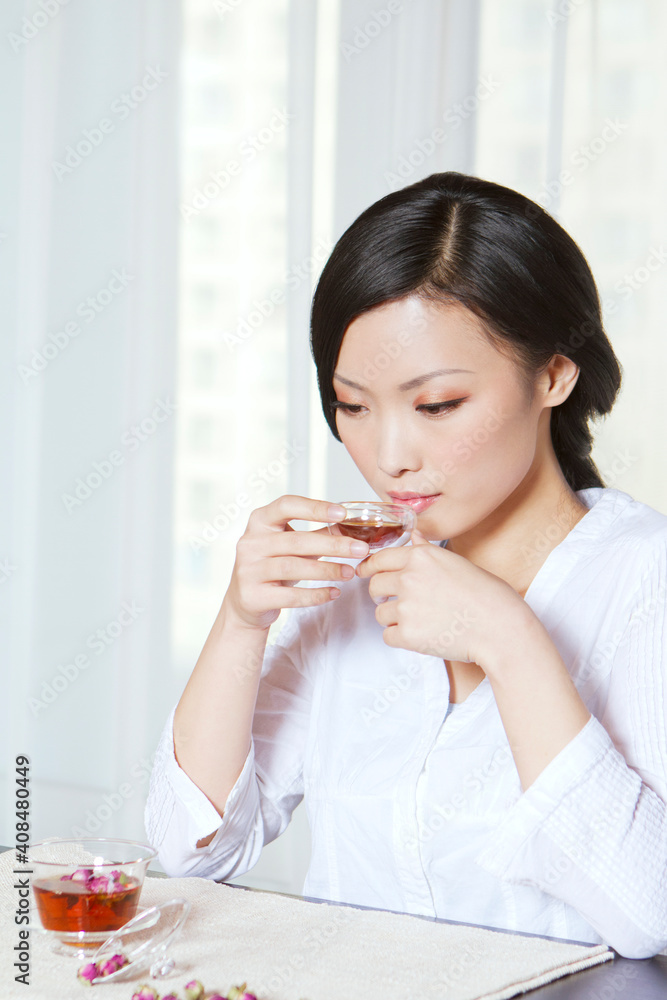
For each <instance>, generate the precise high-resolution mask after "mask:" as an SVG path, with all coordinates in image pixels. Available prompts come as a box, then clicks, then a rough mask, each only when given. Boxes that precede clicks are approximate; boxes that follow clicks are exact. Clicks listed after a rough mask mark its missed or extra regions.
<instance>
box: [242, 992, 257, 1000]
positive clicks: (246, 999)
mask: <svg viewBox="0 0 667 1000" xmlns="http://www.w3.org/2000/svg"><path fill="white" fill-rule="evenodd" d="M241 1000H257V997H256V996H255V994H254V993H244V994H243V996H242V997H241Z"/></svg>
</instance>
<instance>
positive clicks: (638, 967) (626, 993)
mask: <svg viewBox="0 0 667 1000" xmlns="http://www.w3.org/2000/svg"><path fill="white" fill-rule="evenodd" d="M4 850H8V848H6V847H2V846H1V845H0V851H4ZM148 874H149V875H152V876H155V877H159V878H167V876H166V875H164V873H163V872H158V871H152V870H150V869H149V871H148ZM221 884H222V885H226V886H229V887H230V888H233V889H238V890H242V891H244V892H264V893H270V894H273V895H279V896H287V897H288V898H291V899H303V900H306V901H307V902H309V903H330V904H331V905H334V906H347V905H350V904H346V903H335V902H332V901H331V900H326V899H319V898H316V897H312V896H298V895H294V894H291V893H285V892H276V890H273V889H257V888H254V887H251V886H245V885H238V884H237V883H234V882H226V881H223V882H222V883H221ZM355 908H356V909H362V910H369V909H372V907H368V906H356V907H355ZM394 912H395V911H394ZM417 919H420V920H433V921H435V922H436V923H445V924H456V923H460V922H459V921H455V920H446V919H444V918H442V917H417ZM477 926H483V925H477ZM486 929H488V928H486ZM492 929H495V930H497V929H498V928H492ZM505 933H509V934H520V933H521V932H519V931H505ZM552 940H553V939H552ZM576 943H579V942H576ZM525 995H526V996H530V1000H666V998H667V956H665V955H657V956H656V957H655V958H648V959H643V960H641V961H638V960H631V959H626V958H621V957H620V956H618V955H616V956H615V958H614V961H613V962H605V963H604V964H602V965H598V966H594V967H593V968H591V969H586V970H584V971H583V972H577V973H574V974H572V975H570V976H566V977H565V978H563V979H559V980H556V981H555V982H553V983H549V984H548V985H547V986H541V987H539V988H538V989H535V990H531V991H530V993H529V994H525Z"/></svg>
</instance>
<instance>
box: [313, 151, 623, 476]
mask: <svg viewBox="0 0 667 1000" xmlns="http://www.w3.org/2000/svg"><path fill="white" fill-rule="evenodd" d="M408 295H418V296H420V297H422V298H424V299H427V300H434V299H435V300H438V301H444V302H460V303H462V304H463V305H464V306H466V308H468V309H469V310H470V311H471V312H473V313H475V314H476V315H477V316H478V317H479V318H480V319H481V320H482V322H483V324H484V332H485V334H486V335H487V337H488V338H489V340H490V341H491V342H492V343H493V345H494V346H495V347H496V348H497V349H499V350H501V351H503V352H504V353H505V354H507V353H508V352H509V355H510V356H511V357H513V359H514V360H515V362H516V363H517V365H518V367H519V371H520V374H521V376H522V382H523V385H524V386H525V387H526V388H527V389H528V390H529V391H532V386H533V385H534V380H535V377H536V376H537V374H538V373H539V372H541V371H543V370H544V369H545V368H546V366H547V365H548V363H549V361H550V360H551V358H552V357H553V355H554V354H562V355H565V356H566V357H568V358H571V360H572V361H574V363H575V364H576V365H577V366H578V367H579V377H578V379H577V382H576V384H575V386H574V388H573V389H572V391H571V393H570V395H569V396H568V398H567V399H566V400H565V401H564V402H563V403H561V404H560V405H559V406H556V407H553V408H552V411H551V439H552V442H553V447H554V451H555V453H556V456H557V458H558V461H559V463H560V466H561V469H562V470H563V474H564V476H565V478H566V480H567V482H568V483H569V485H570V488H571V489H572V490H574V491H576V490H581V489H586V488H588V487H591V486H604V485H605V484H604V482H603V480H602V478H601V476H600V473H599V471H598V469H597V467H596V465H595V463H594V462H593V460H592V458H591V454H590V453H591V447H592V444H593V438H592V434H591V430H590V428H589V425H588V422H589V419H591V418H592V419H596V418H597V417H602V416H603V415H605V414H607V413H608V412H609V411H610V410H611V408H612V406H613V404H614V401H615V399H616V395H617V393H618V390H619V388H620V384H621V375H622V368H621V366H620V364H619V362H618V360H617V358H616V356H615V354H614V351H613V349H612V346H611V344H610V343H609V340H608V339H607V336H606V334H605V332H604V329H603V326H602V316H601V312H600V300H599V297H598V293H597V288H596V286H595V281H594V280H593V276H592V274H591V271H590V268H589V267H588V264H587V263H586V259H585V257H584V255H583V253H582V252H581V250H580V249H579V247H578V246H577V244H576V243H575V242H574V240H573V239H572V238H571V237H570V236H569V235H568V234H567V233H566V232H565V230H564V229H563V228H562V227H561V226H560V225H559V224H558V223H557V222H556V221H555V220H554V219H553V218H552V217H551V216H550V215H549V214H548V213H547V212H545V211H544V209H543V208H541V207H540V206H539V205H537V204H536V203H535V202H532V201H530V200H529V199H528V198H526V197H524V195H522V194H519V193H518V192H517V191H513V190H511V189H510V188H506V187H502V186H501V185H499V184H494V183H492V182H491V181H485V180H481V179H480V178H477V177H470V176H468V175H466V174H461V173H457V172H454V171H448V172H447V173H439V174H431V176H430V177H426V178H425V179H424V180H422V181H418V182H417V183H416V184H410V185H409V186H408V187H405V188H402V189H401V190H400V191H394V192H392V193H391V194H388V195H386V196H385V197H384V198H381V199H380V200H379V201H377V202H375V204H374V205H371V206H370V208H368V209H366V211H365V212H362V214H361V215H360V216H359V217H358V218H357V219H356V220H355V221H354V222H353V223H352V225H351V226H350V227H349V228H348V229H347V230H346V231H345V232H344V233H343V235H342V236H341V238H340V239H339V240H338V242H337V243H336V246H335V247H334V249H333V251H332V253H331V256H330V257H329V259H328V261H327V263H326V265H325V267H324V270H323V271H322V274H321V276H320V279H319V281H318V284H317V288H316V289H315V295H314V297H313V304H312V310H311V349H312V353H313V358H314V360H315V365H316V367H317V377H318V384H319V389H320V396H321V399H322V407H323V409H324V415H325V417H326V420H327V423H328V424H329V427H330V428H331V431H332V433H333V435H334V437H336V438H337V439H338V440H339V441H340V436H339V434H338V430H337V427H336V414H335V411H334V408H333V407H332V405H331V404H332V402H333V401H334V400H335V398H336V395H335V392H334V388H333V373H334V369H335V366H336V362H337V360H338V354H339V351H340V346H341V343H342V340H343V336H344V334H345V331H346V330H347V328H348V326H349V325H350V323H351V322H352V321H353V320H354V319H356V317H357V316H360V315H361V314H362V313H365V312H367V311H368V310H369V309H372V308H373V307H374V306H378V305H381V304H382V303H385V302H390V301H392V300H397V299H401V298H404V297H406V296H408Z"/></svg>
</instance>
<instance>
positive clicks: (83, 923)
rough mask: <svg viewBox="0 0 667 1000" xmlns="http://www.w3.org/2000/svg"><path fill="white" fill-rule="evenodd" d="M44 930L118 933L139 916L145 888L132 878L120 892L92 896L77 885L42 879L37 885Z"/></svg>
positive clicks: (35, 889) (91, 893)
mask: <svg viewBox="0 0 667 1000" xmlns="http://www.w3.org/2000/svg"><path fill="white" fill-rule="evenodd" d="M32 888H33V891H34V893H35V901H36V903H37V909H38V910H39V916H40V919H41V921H42V926H43V927H44V928H46V930H48V931H66V932H68V933H71V932H76V931H88V932H90V933H94V932H97V931H115V930H118V928H119V927H122V926H123V924H126V923H127V922H128V920H131V919H132V917H133V916H134V915H135V913H136V912H137V905H138V903H139V893H140V891H141V886H140V885H139V882H138V880H137V879H135V878H132V879H130V881H129V882H128V884H127V885H126V886H125V887H124V888H123V889H121V890H119V891H118V892H112V893H106V892H90V890H87V889H86V887H85V885H81V884H80V883H77V882H71V881H66V882H63V881H61V880H60V879H59V878H42V879H37V880H36V881H35V882H33V886H32Z"/></svg>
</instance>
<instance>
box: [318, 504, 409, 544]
mask: <svg viewBox="0 0 667 1000" xmlns="http://www.w3.org/2000/svg"><path fill="white" fill-rule="evenodd" d="M339 506H341V507H344V508H345V510H346V511H347V516H346V518H345V520H344V521H330V522H329V523H328V524H327V527H328V529H329V532H330V533H331V534H332V535H347V536H348V537H349V538H356V539H358V540H359V541H361V542H368V546H369V548H370V551H371V552H376V551H377V550H378V549H384V548H387V546H389V545H393V546H397V545H405V543H406V542H407V541H408V539H409V538H410V532H411V531H412V529H413V528H414V526H415V514H414V511H413V510H412V508H411V507H408V506H406V505H405V504H400V503H385V502H384V501H382V500H348V501H345V502H343V503H341V504H340V505H339Z"/></svg>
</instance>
